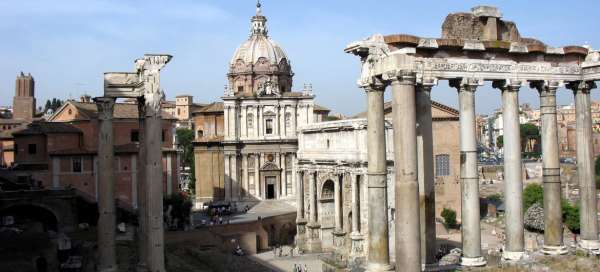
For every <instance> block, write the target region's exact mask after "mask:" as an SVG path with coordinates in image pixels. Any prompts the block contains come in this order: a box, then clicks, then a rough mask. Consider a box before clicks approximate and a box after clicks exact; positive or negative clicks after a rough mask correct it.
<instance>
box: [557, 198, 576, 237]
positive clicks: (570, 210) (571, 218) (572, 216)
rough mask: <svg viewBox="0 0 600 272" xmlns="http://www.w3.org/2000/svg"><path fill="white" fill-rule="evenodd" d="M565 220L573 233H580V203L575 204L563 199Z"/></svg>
mask: <svg viewBox="0 0 600 272" xmlns="http://www.w3.org/2000/svg"><path fill="white" fill-rule="evenodd" d="M561 206H562V214H563V221H564V222H565V226H567V228H569V230H570V231H571V232H573V233H579V228H580V225H579V205H573V204H571V203H569V201H567V200H564V199H563V200H562V201H561Z"/></svg>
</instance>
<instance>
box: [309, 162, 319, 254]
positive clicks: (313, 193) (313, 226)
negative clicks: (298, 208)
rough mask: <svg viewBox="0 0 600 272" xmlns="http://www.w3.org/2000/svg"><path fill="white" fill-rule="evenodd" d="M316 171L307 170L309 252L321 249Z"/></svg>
mask: <svg viewBox="0 0 600 272" xmlns="http://www.w3.org/2000/svg"><path fill="white" fill-rule="evenodd" d="M316 175H317V173H316V172H315V171H310V172H308V183H309V184H308V188H309V189H310V202H309V207H310V221H309V222H308V225H307V227H308V251H309V252H320V251H321V237H320V235H319V229H320V228H321V225H320V224H319V221H318V218H317V180H316V177H315V176H316Z"/></svg>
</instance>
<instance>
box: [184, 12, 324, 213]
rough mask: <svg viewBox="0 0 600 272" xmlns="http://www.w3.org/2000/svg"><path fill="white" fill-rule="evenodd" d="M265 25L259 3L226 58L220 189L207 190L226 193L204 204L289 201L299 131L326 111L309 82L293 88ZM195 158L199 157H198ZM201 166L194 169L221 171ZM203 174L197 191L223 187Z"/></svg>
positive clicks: (287, 62) (283, 57) (280, 51)
mask: <svg viewBox="0 0 600 272" xmlns="http://www.w3.org/2000/svg"><path fill="white" fill-rule="evenodd" d="M266 23H267V18H266V17H265V16H263V15H262V13H261V7H260V4H259V5H258V6H257V10H256V15H255V16H253V17H252V19H251V28H250V35H249V38H248V40H246V41H245V42H244V43H242V45H240V47H238V48H237V50H236V51H235V53H234V55H233V57H232V58H231V61H230V62H229V72H228V74H227V80H228V83H227V86H226V88H225V92H224V96H223V97H222V99H223V105H222V107H223V108H222V110H223V118H222V120H223V125H222V128H223V132H222V133H223V138H222V141H221V142H220V145H221V146H222V152H223V169H224V176H223V183H222V186H223V187H224V188H213V190H210V191H212V192H224V194H219V195H213V196H212V198H211V196H202V199H201V200H200V201H202V202H206V201H211V200H225V201H234V202H255V201H261V200H266V199H292V198H293V197H294V195H295V188H296V186H295V183H296V177H295V175H293V173H294V172H295V169H296V167H297V158H296V152H297V150H298V129H299V128H300V127H301V126H304V125H308V124H311V123H313V122H319V121H322V120H323V119H324V118H325V117H326V116H327V114H328V112H329V110H327V109H325V108H323V107H320V106H318V105H315V103H314V98H315V96H314V95H313V93H312V87H311V86H310V85H305V86H304V89H303V90H302V91H300V92H295V91H292V82H293V76H294V73H293V72H292V67H291V64H290V60H289V59H288V57H287V55H286V53H285V51H284V50H283V48H281V47H280V46H279V45H278V44H277V43H275V42H274V41H273V40H272V39H271V38H270V37H269V35H268V30H267V25H266ZM216 126H217V127H219V125H218V124H217V125H216ZM213 145H214V143H213ZM203 149H205V148H204V145H203V142H199V143H198V144H196V150H203ZM197 154H199V155H200V156H201V155H202V153H199V152H197ZM213 155H214V154H213ZM211 156H212V155H211ZM196 158H197V159H202V158H198V155H196ZM199 166H200V171H197V172H202V171H205V170H206V172H208V171H211V172H214V171H216V170H220V169H212V170H208V169H205V167H203V166H202V165H199ZM213 166H214V164H213ZM208 168H210V166H209V167H208ZM213 168H214V167H213ZM217 168H220V167H217ZM202 175H203V174H202V173H197V174H196V176H200V179H201V180H200V182H197V186H196V187H197V190H198V189H199V190H201V191H202V187H203V186H204V187H207V186H208V187H211V186H212V187H220V186H221V185H219V186H215V184H219V183H218V182H217V183H215V182H212V181H211V178H212V177H207V176H202ZM202 180H204V182H203V181H202ZM203 183H206V184H203ZM199 187H200V188H199Z"/></svg>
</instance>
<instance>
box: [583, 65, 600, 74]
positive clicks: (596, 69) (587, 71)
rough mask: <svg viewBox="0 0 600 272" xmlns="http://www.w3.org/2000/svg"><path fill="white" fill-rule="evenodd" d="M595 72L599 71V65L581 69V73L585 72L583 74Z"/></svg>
mask: <svg viewBox="0 0 600 272" xmlns="http://www.w3.org/2000/svg"><path fill="white" fill-rule="evenodd" d="M595 73H600V66H596V67H591V68H586V69H583V74H585V75H589V74H595Z"/></svg>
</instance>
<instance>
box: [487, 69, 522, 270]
mask: <svg viewBox="0 0 600 272" xmlns="http://www.w3.org/2000/svg"><path fill="white" fill-rule="evenodd" d="M493 87H494V88H499V89H500V90H502V121H503V127H504V195H505V196H506V197H505V198H504V199H505V202H504V205H505V206H506V215H505V220H504V223H505V232H506V244H505V245H504V250H503V252H502V258H503V259H505V260H519V259H521V258H522V257H523V254H524V252H525V241H524V240H525V237H524V229H523V180H522V161H521V133H520V123H519V88H521V82H520V81H515V80H510V81H505V80H502V81H494V83H493Z"/></svg>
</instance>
